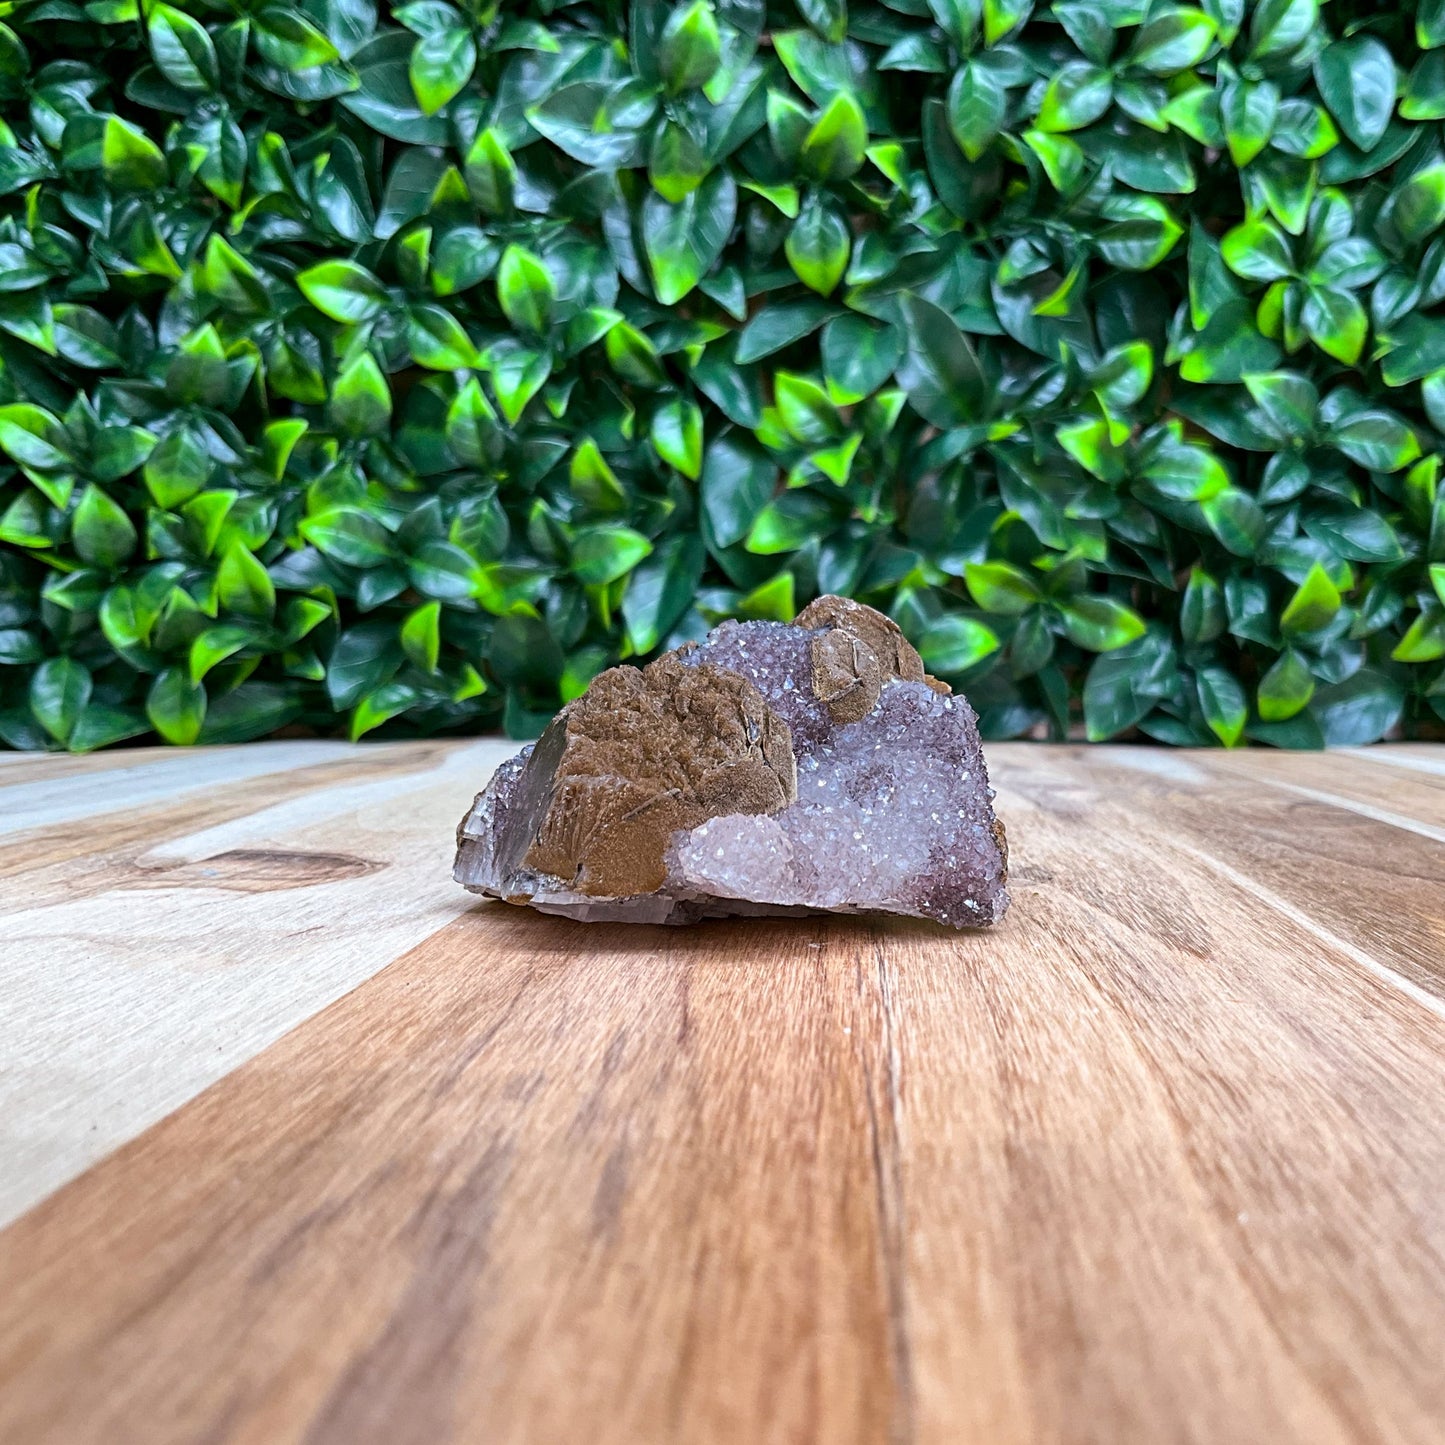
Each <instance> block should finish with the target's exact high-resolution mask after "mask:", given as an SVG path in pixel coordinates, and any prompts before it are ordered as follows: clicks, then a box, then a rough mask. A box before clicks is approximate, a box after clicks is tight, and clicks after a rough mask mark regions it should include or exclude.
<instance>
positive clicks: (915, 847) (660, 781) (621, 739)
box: [455, 597, 1008, 928]
mask: <svg viewBox="0 0 1445 1445" xmlns="http://www.w3.org/2000/svg"><path fill="white" fill-rule="evenodd" d="M992 797H993V790H992V789H991V788H990V787H989V785H988V773H987V770H986V768H985V766H984V760H983V751H982V749H981V747H980V745H979V740H978V727H977V720H976V718H975V716H974V712H973V709H972V708H971V707H969V705H968V702H967V700H966V699H964V698H962V697H955V696H954V695H953V694H952V693H951V692H950V690H949V688H948V686H947V684H945V683H942V682H939V681H938V679H937V678H933V677H929V676H928V675H927V674H926V673H925V672H924V670H923V663H922V661H921V660H920V658H919V656H918V653H917V652H915V651H914V649H913V647H912V646H911V645H910V644H909V642H908V640H907V639H906V638H905V637H904V636H903V634H902V632H901V631H899V629H898V627H897V626H896V624H894V623H893V622H892V621H890V620H889V619H888V618H887V617H885V616H883V614H882V613H880V612H875V611H874V610H873V609H872V608H871V607H864V606H862V605H861V604H860V603H857V602H850V601H848V600H847V599H846V598H842V597H820V598H819V599H818V600H817V601H816V602H814V603H812V604H811V605H810V606H809V607H807V608H805V609H804V611H803V612H801V613H800V614H799V615H798V617H797V618H796V620H795V621H793V622H792V623H782V622H725V623H723V624H722V625H721V626H720V627H718V628H716V629H714V631H713V632H711V633H710V634H709V635H708V637H707V638H706V640H705V641H703V642H701V643H688V644H687V645H686V646H684V647H680V648H678V649H677V650H676V651H675V652H670V653H668V654H666V655H665V656H663V657H660V658H658V660H657V661H656V662H654V663H651V664H650V665H649V666H647V667H644V668H634V667H614V668H611V669H610V670H609V671H607V672H604V673H602V674H600V675H599V676H598V677H596V678H595V679H594V680H593V682H592V685H591V687H589V688H588V690H587V692H586V693H585V694H584V695H583V696H582V697H579V698H578V699H577V700H576V701H575V702H572V703H569V704H568V705H567V706H566V707H565V708H563V709H562V711H561V712H560V713H558V715H557V717H556V718H555V719H554V720H553V721H552V723H551V724H550V725H549V726H548V728H547V730H546V731H545V732H544V733H543V734H542V736H541V737H540V738H539V739H538V740H537V742H536V743H534V744H531V745H529V746H528V747H525V748H523V749H522V751H521V752H520V753H519V754H518V755H517V756H516V757H514V758H512V759H510V760H509V761H508V762H505V763H503V764H502V766H501V767H500V768H498V770H497V772H496V774H495V775H494V776H493V778H492V780H491V782H490V783H489V784H488V785H487V787H486V789H485V790H484V791H483V792H482V793H480V794H479V795H478V797H477V799H476V801H475V802H474V803H473V804H472V807H471V809H470V811H469V812H468V813H467V816H466V817H465V818H464V819H463V820H462V823H461V826H460V827H459V828H458V830H457V860H456V869H455V877H456V879H457V881H458V882H459V883H462V884H464V885H465V886H466V887H468V888H470V889H472V890H473V891H474V892H477V893H485V894H488V895H490V896H492V897H495V898H504V899H506V900H507V902H509V903H526V904H530V905H531V906H532V907H533V908H538V909H541V910H543V911H544V912H547V913H562V914H567V915H569V916H571V917H574V918H580V919H590V920H608V921H623V920H626V921H631V922H637V923H691V922H695V921H696V920H698V919H700V918H711V917H717V916H721V915H726V914H774V913H802V912H811V911H816V910H824V911H828V912H834V913H858V912H867V911H880V912H886V913H904V914H911V915H913V916H915V917H920V918H932V919H936V920H937V921H938V922H940V923H946V924H951V925H952V926H954V927H956V928H968V927H975V926H978V925H981V924H989V923H997V922H998V920H999V919H1000V918H1002V917H1003V914H1004V910H1005V909H1006V908H1007V907H1008V893H1007V892H1006V891H1005V888H1004V883H1005V881H1006V877H1007V871H1008V850H1007V846H1006V844H1005V840H1004V831H1003V825H1002V824H1001V823H1000V822H999V821H998V820H997V819H996V818H995V817H994V814H993V808H992V806H991V803H990V800H991V799H992Z"/></svg>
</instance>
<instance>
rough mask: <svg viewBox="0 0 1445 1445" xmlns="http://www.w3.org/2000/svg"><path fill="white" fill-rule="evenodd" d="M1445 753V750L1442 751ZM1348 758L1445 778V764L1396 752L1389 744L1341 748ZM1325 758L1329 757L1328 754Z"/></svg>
mask: <svg viewBox="0 0 1445 1445" xmlns="http://www.w3.org/2000/svg"><path fill="white" fill-rule="evenodd" d="M1442 751H1445V749H1442ZM1340 752H1342V753H1344V754H1345V756H1346V757H1351V758H1358V759H1359V760H1360V761H1361V762H1364V763H1374V764H1375V765H1377V766H1379V767H1385V768H1404V769H1406V770H1407V771H1408V772H1412V773H1429V774H1430V776H1431V777H1436V778H1439V777H1445V762H1437V761H1436V760H1435V759H1433V758H1422V757H1418V756H1416V755H1415V754H1414V753H1401V752H1396V751H1395V750H1394V749H1393V748H1392V747H1390V745H1389V744H1388V743H1384V744H1376V745H1375V746H1374V747H1368V748H1341V749H1340ZM1325 756H1328V754H1326V755H1325Z"/></svg>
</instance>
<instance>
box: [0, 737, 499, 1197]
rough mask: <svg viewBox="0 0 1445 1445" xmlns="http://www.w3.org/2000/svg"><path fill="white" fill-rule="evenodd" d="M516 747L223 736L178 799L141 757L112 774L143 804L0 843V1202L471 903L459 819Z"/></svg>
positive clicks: (179, 1096) (192, 1087)
mask: <svg viewBox="0 0 1445 1445" xmlns="http://www.w3.org/2000/svg"><path fill="white" fill-rule="evenodd" d="M272 749H275V750H276V756H275V758H274V760H273V761H272V762H269V763H268V762H267V761H266V756H265V755H267V754H268V753H269V752H270V751H271V750H272ZM510 750H511V746H510V745H508V744H505V743H497V742H494V741H486V742H480V743H472V744H455V743H448V744H424V745H421V746H419V747H418V746H413V747H408V748H403V749H400V750H397V749H394V748H391V749H388V748H382V749H376V750H373V749H347V750H346V751H345V752H344V753H342V754H341V755H338V754H337V752H336V750H335V748H334V746H332V745H330V744H318V745H307V744H295V743H288V744H274V745H268V744H261V745H257V747H256V748H255V749H254V751H255V752H257V753H258V754H261V755H262V756H260V757H258V758H257V759H256V760H255V761H254V762H252V761H250V760H249V752H247V754H246V765H245V766H244V767H237V766H236V763H237V751H238V750H234V749H227V750H224V751H222V750H216V751H215V752H207V753H202V754H199V755H197V756H196V757H194V758H193V759H192V762H193V766H194V768H195V772H194V774H193V775H192V777H193V778H194V779H198V780H199V781H197V782H195V783H194V785H190V786H180V787H177V786H176V782H175V775H174V773H171V772H168V773H166V774H165V775H164V776H166V777H167V778H169V779H170V780H171V787H172V793H171V794H170V797H169V800H166V799H164V798H158V797H156V796H155V795H154V792H153V789H152V786H151V781H149V779H152V778H153V776H154V774H153V765H155V766H158V764H155V760H154V758H152V759H150V760H146V759H141V760H140V761H138V762H136V763H133V764H130V765H128V766H126V767H123V768H120V769H118V772H120V773H122V774H123V775H124V776H125V781H124V782H123V783H122V784H121V786H122V787H123V788H130V789H132V790H133V791H132V794H131V796H133V797H136V796H138V797H139V798H141V799H143V800H146V801H148V802H149V806H148V807H137V808H134V809H133V810H132V811H130V812H127V813H125V814H123V815H120V816H115V817H112V818H108V819H107V820H106V821H105V822H104V823H102V824H101V825H100V826H98V827H96V828H93V829H92V828H82V827H77V826H76V824H75V822H74V821H65V822H63V823H62V824H61V825H60V826H58V827H55V828H52V829H40V830H36V829H32V830H31V831H30V832H28V833H26V834H24V835H23V836H21V837H19V838H16V839H15V840H13V841H12V842H11V843H10V844H8V845H7V846H3V847H0V919H3V926H4V929H5V948H4V957H3V962H0V1038H4V1039H5V1040H7V1046H6V1049H5V1054H4V1060H3V1063H4V1067H3V1070H0V1221H4V1220H6V1219H10V1218H13V1217H14V1216H15V1215H16V1214H18V1213H20V1211H21V1210H23V1209H25V1208H27V1207H28V1206H30V1205H31V1204H33V1203H34V1202H35V1201H36V1200H38V1199H40V1198H42V1197H43V1196H44V1195H45V1194H46V1193H47V1192H48V1191H50V1190H51V1189H54V1188H56V1187H58V1186H59V1185H61V1184H63V1183H64V1182H65V1181H66V1180H67V1179H70V1178H73V1177H74V1176H75V1175H76V1174H77V1173H79V1172H80V1171H81V1170H83V1169H85V1168H86V1167H88V1166H89V1165H90V1164H92V1163H93V1162H94V1161H95V1160H97V1159H99V1158H101V1157H103V1156H104V1155H105V1154H106V1153H108V1152H109V1151H110V1150H111V1149H113V1148H115V1147H116V1146H117V1145H119V1144H121V1143H124V1142H125V1141H126V1140H128V1139H131V1138H134V1137H135V1135H136V1134H138V1133H139V1132H140V1131H141V1130H142V1129H144V1128H146V1127H148V1126H149V1125H150V1124H152V1123H154V1122H155V1121H156V1120H157V1119H159V1118H162V1117H163V1116H164V1115H165V1114H166V1113H168V1112H169V1111H170V1110H172V1109H174V1108H176V1107H178V1106H179V1105H180V1104H183V1103H184V1102H185V1101H186V1100H187V1099H190V1098H193V1097H194V1096H195V1095H196V1094H197V1093H198V1092H200V1090H202V1089H203V1088H205V1087H206V1086H207V1085H209V1084H211V1083H213V1082H214V1081H215V1080H217V1079H219V1078H222V1077H223V1076H224V1075H225V1074H226V1073H228V1072H229V1071H230V1070H231V1069H232V1068H234V1067H236V1065H238V1064H240V1063H243V1062H245V1060H247V1059H249V1058H251V1057H252V1056H253V1055H255V1054H256V1053H257V1052H259V1051H260V1050H261V1049H263V1048H264V1047H266V1045H268V1044H269V1043H271V1042H272V1041H273V1040H275V1039H276V1038H278V1037H280V1035H281V1034H283V1033H284V1032H285V1031H286V1030H287V1029H289V1028H291V1027H293V1026H294V1025H296V1024H297V1023H299V1022H300V1021H301V1020H302V1019H305V1018H307V1017H309V1016H310V1015H311V1014H313V1013H315V1012H316V1011H317V1010H318V1009H320V1008H323V1007H324V1006H325V1005H326V1004H328V1003H330V1002H331V1001H332V1000H333V999H335V998H337V997H339V996H340V995H341V994H343V993H345V992H346V991H347V990H348V989H350V988H352V987H354V986H355V985H356V984H357V983H359V982H361V981H362V980H363V979H365V978H368V977H370V976H371V975H372V974H373V973H375V972H376V971H377V970H378V969H380V968H382V967H384V966H385V965H386V964H388V963H390V962H391V961H392V960H393V959H394V958H396V957H397V956H398V955H399V954H401V953H403V952H405V951H406V950H407V949H408V948H410V947H411V946H412V945H413V944H414V943H416V942H417V941H418V940H419V939H422V938H425V937H426V936H427V935H428V934H430V933H432V932H434V931H435V930H436V929H438V928H440V927H441V926H442V925H443V924H445V923H446V922H447V921H448V920H449V919H450V918H452V917H453V916H454V915H455V914H456V913H457V912H459V911H460V910H461V909H462V908H464V907H465V906H466V895H465V894H463V893H462V892H461V891H460V890H459V889H456V888H454V887H451V886H449V884H448V881H447V874H448V871H449V867H450V856H451V851H452V848H453V842H452V834H453V831H454V829H455V826H456V823H457V820H458V818H459V817H460V816H461V813H462V811H463V810H464V809H465V806H466V801H467V799H468V798H470V796H471V794H472V792H474V791H475V790H476V788H478V787H480V786H481V784H482V782H483V781H485V779H486V778H487V777H488V776H489V775H490V773H491V770H492V768H493V767H495V765H496V763H497V762H498V761H500V759H501V758H502V757H504V756H506V755H507V753H508V752H509V751H510ZM241 751H243V752H244V751H246V750H241ZM175 756H176V755H175V754H174V753H172V754H170V755H169V756H168V758H166V759H165V760H164V761H165V762H167V763H169V762H170V761H172V760H174V758H175ZM238 774H239V776H237V775H238ZM137 778H140V779H142V782H141V783H139V784H137V783H136V782H135V779H137ZM65 781H66V782H67V783H70V782H72V781H74V780H73V779H70V778H67V779H66V780H65ZM32 786H37V785H35V784H32V783H22V784H21V785H20V787H19V788H18V789H17V790H16V791H21V792H24V791H25V790H26V789H27V788H30V787H32ZM86 787H87V790H88V791H92V792H98V793H102V794H104V793H106V792H107V791H108V789H109V782H108V781H106V780H103V779H97V780H95V781H93V782H92V781H86ZM5 796H6V791H5V790H0V807H3V803H4V800H5ZM72 801H73V800H71V799H69V798H68V797H67V798H63V799H62V802H61V805H60V811H61V813H62V815H63V816H64V817H65V818H67V819H69V818H70V817H71V813H70V808H71V805H72Z"/></svg>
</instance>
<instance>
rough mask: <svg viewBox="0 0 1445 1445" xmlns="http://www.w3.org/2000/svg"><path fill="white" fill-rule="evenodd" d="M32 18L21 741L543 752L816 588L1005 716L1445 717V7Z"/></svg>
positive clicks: (19, 195) (77, 14)
mask: <svg viewBox="0 0 1445 1445" xmlns="http://www.w3.org/2000/svg"><path fill="white" fill-rule="evenodd" d="M0 14H3V15H4V17H5V20H4V23H3V24H0V116H3V127H0V143H3V147H0V449H3V451H4V453H5V460H4V465H3V468H0V737H3V738H4V740H5V741H6V742H8V743H9V744H11V745H13V746H17V747H46V746H59V745H64V746H69V747H72V748H78V749H85V748H94V747H98V746H102V745H105V744H108V743H112V742H116V741H119V740H122V739H126V738H133V737H140V736H142V735H144V734H147V733H153V734H159V736H160V737H161V738H164V739H166V740H169V741H171V742H177V743H186V742H191V741H194V740H196V739H198V738H199V739H202V740H217V741H234V740H238V739H244V738H250V737H256V736H260V735H262V734H265V733H268V732H271V731H274V730H276V729H279V728H283V727H287V726H290V725H299V726H303V727H310V728H314V729H322V730H332V731H334V730H342V731H349V732H350V734H351V735H352V736H360V735H362V734H365V733H369V732H371V731H372V730H373V729H377V728H381V729H382V730H383V731H384V732H417V731H425V732H430V731H436V730H446V729H453V730H455V729H471V730H475V729H479V728H484V727H495V726H498V725H504V726H505V727H507V728H508V729H509V730H510V731H511V732H513V733H514V734H518V735H530V734H532V733H534V732H535V731H536V730H537V728H538V727H539V726H540V724H541V723H542V722H543V721H544V720H545V718H546V716H547V715H548V713H549V712H550V711H551V710H552V709H554V708H555V707H556V706H557V705H558V703H559V702H560V701H561V700H564V699H566V698H568V697H571V696H574V695H576V694H577V693H578V692H579V691H580V690H581V689H582V688H583V687H584V686H585V685H586V682H587V679H588V678H589V677H590V676H591V675H593V674H594V673H595V672H596V671H597V670H598V669H600V668H602V667H604V666H607V665H610V664H611V663H613V662H615V661H617V660H618V659H625V658H631V657H645V656H647V655H648V654H650V653H653V652H655V651H656V650H657V649H659V648H660V647H663V646H667V645H670V644H673V643H675V642H677V641H679V640H681V639H682V638H683V637H686V636H689V635H696V634H698V633H699V632H701V631H702V630H703V629H704V628H705V626H706V625H707V624H708V623H709V622H711V621H714V620H716V619H718V618H720V617H723V616H727V615H742V616H746V617H782V618H785V617H790V616H791V615H792V613H793V611H794V609H795V607H797V606H801V605H802V604H803V603H804V602H805V601H807V600H808V598H809V597H811V596H812V595H814V594H815V593H817V592H820V591H836V592H847V593H852V594H853V595H855V596H859V597H862V598H864V599H866V600H867V601H870V602H872V603H874V604H875V605H878V606H882V607H885V608H887V609H888V610H889V611H891V612H892V613H893V615H894V616H896V617H897V618H898V619H899V621H900V622H901V623H902V624H903V626H904V628H905V629H906V630H907V631H908V633H909V634H910V636H912V637H913V638H914V640H915V641H916V642H917V643H918V644H919V646H920V648H921V650H922V652H923V655H924V657H925V658H926V660H927V661H928V663H929V665H930V667H931V668H932V669H933V670H934V671H935V672H937V673H940V674H941V675H943V676H945V677H947V678H949V679H950V680H952V681H954V682H955V683H956V684H961V685H962V686H963V687H964V688H966V690H967V691H968V693H969V695H970V696H971V697H972V698H973V699H974V701H975V702H976V704H977V706H978V707H979V709H980V712H981V714H982V717H983V720H984V725H985V728H986V730H987V732H988V733H989V734H990V735H992V736H995V737H1003V736H1012V735H1016V734H1019V733H1022V732H1026V731H1033V732H1035V733H1041V732H1043V731H1050V732H1052V733H1053V735H1055V736H1059V735H1063V734H1064V733H1065V732H1066V730H1067V729H1068V728H1069V727H1070V725H1071V724H1073V725H1075V726H1077V724H1078V722H1079V721H1080V720H1082V721H1083V722H1084V723H1085V724H1086V726H1087V730H1088V735H1089V736H1090V737H1094V738H1105V737H1110V736H1116V735H1119V734H1121V733H1124V732H1127V731H1129V730H1131V729H1134V728H1136V727H1137V728H1141V729H1142V730H1143V732H1144V733H1146V734H1148V735H1149V736H1151V737H1154V738H1157V739H1161V740H1163V741H1166V742H1172V743H1208V742H1212V741H1218V742H1223V743H1226V744H1234V743H1238V742H1240V741H1241V740H1243V739H1246V738H1253V739H1258V740H1262V741H1267V742H1272V743H1278V744H1284V745H1292V746H1309V745H1318V744H1319V743H1320V742H1321V741H1323V740H1329V741H1338V742H1360V741H1364V740H1368V739H1372V738H1375V737H1379V736H1381V735H1382V734H1385V733H1387V732H1391V731H1393V730H1395V729H1398V728H1403V729H1404V730H1406V731H1407V732H1410V731H1414V732H1417V733H1418V732H1421V731H1428V730H1429V729H1430V728H1431V726H1432V720H1438V719H1440V718H1442V717H1445V665H1442V661H1441V659H1442V657H1445V488H1442V487H1441V486H1440V484H1439V470H1440V456H1439V453H1440V451H1441V450H1442V445H1445V444H1442V433H1445V229H1442V228H1445V144H1442V126H1441V121H1442V118H1445V0H1425V3H1421V4H1420V5H1419V6H1418V8H1417V7H1416V6H1414V5H1409V4H1406V5H1403V6H1399V7H1389V6H1382V5H1379V4H1368V5H1366V4H1357V3H1345V0H1336V3H1334V4H1329V5H1326V6H1324V7H1321V6H1320V5H1319V4H1318V3H1317V0H1262V3H1246V0H1205V3H1203V5H1202V6H1200V7H1196V6H1193V5H1178V4H1172V3H1155V4H1152V5H1150V4H1148V3H1144V0H1057V3H1055V4H1053V5H1052V6H1049V5H1043V4H1039V5H1031V4H1029V3H1027V0H882V3H877V4H871V3H863V0H795V3H794V0H774V3H764V0H714V3H709V0H693V3H686V0H682V3H679V4H676V5H672V4H666V3H652V0H635V3H624V0H587V3H578V4H568V3H562V0H551V3H549V0H533V3H526V4H498V3H496V0H471V3H468V0H457V3H446V0H413V3H410V4H405V5H401V6H398V7H395V8H392V9H390V10H385V9H380V10H379V9H378V8H377V7H376V6H375V5H373V4H371V3H369V0H306V3H304V4H301V5H279V4H270V3H266V0H256V3H248V0H187V3H186V4H184V5H171V4H164V3H151V0H140V3H138V0H93V3H89V4H79V3H71V0H41V3H36V4H31V3H25V0H18V3H6V4H4V5H3V6H0ZM1433 725H1434V726H1438V722H1436V723H1434V724H1433Z"/></svg>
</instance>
